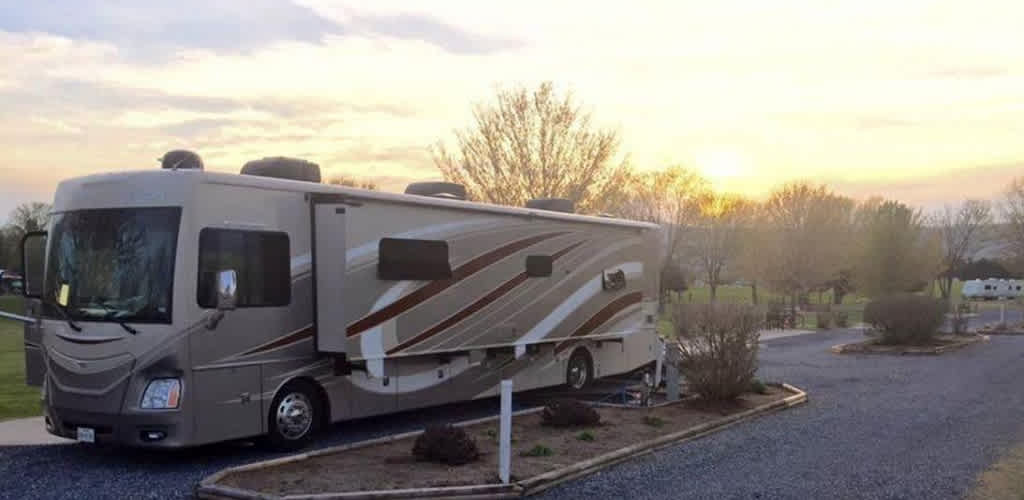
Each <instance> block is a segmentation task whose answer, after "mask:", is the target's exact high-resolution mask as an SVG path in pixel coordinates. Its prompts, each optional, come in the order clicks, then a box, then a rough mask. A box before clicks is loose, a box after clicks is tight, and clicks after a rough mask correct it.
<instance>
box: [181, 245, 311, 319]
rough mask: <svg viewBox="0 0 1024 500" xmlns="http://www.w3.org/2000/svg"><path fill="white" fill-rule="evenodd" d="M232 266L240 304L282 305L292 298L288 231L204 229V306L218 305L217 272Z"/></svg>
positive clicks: (200, 292)
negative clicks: (236, 278)
mask: <svg viewBox="0 0 1024 500" xmlns="http://www.w3.org/2000/svg"><path fill="white" fill-rule="evenodd" d="M228 270H233V271H235V273H237V275H238V300H237V302H236V306H237V307H279V306H286V305H288V304H289V303H290V302H291V298H292V279H291V249H290V246H289V242H288V235H287V234H285V233H270V232H256V231H238V230H233V229H204V230H203V231H202V232H201V233H200V234H199V290H198V293H197V300H198V301H199V306H200V307H205V308H208V309H212V308H215V307H217V296H216V292H215V288H216V287H215V283H216V279H217V273H218V272H220V271H228Z"/></svg>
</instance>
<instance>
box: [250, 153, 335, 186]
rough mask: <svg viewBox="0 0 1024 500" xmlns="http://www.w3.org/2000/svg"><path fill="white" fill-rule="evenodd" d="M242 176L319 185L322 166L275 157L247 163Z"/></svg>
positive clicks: (296, 159) (295, 159)
mask: <svg viewBox="0 0 1024 500" xmlns="http://www.w3.org/2000/svg"><path fill="white" fill-rule="evenodd" d="M242 175H257V176H260V177H273V178H275V179H288V180H292V181H305V182H316V183H319V182H320V165H317V164H316V163H313V162H308V161H306V160H300V159H298V158H286V157H284V156H274V157H269V158H264V159H262V160H253V161H250V162H248V163H246V164H245V165H244V166H242Z"/></svg>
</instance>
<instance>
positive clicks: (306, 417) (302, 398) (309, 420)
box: [277, 392, 313, 440]
mask: <svg viewBox="0 0 1024 500" xmlns="http://www.w3.org/2000/svg"><path fill="white" fill-rule="evenodd" d="M312 426H313V405H312V404H310V402H309V398H307V397H306V395H305V394H302V393H298V392H292V393H289V394H288V395H287V396H285V397H284V398H282V399H281V402H280V403H279V404H278V405H277V429H278V432H280V433H281V435H282V436H284V438H285V439H290V440H296V439H300V438H302V437H303V436H305V435H306V434H307V433H308V432H309V429H310V428H311V427H312Z"/></svg>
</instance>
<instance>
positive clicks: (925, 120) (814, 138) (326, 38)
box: [0, 0, 1024, 197]
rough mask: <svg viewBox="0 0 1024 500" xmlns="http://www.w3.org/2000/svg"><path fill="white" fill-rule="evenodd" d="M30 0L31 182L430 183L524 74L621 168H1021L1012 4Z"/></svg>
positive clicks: (765, 176) (0, 38)
mask: <svg viewBox="0 0 1024 500" xmlns="http://www.w3.org/2000/svg"><path fill="white" fill-rule="evenodd" d="M37 4H39V3H38V2H37V3H35V4H24V5H22V4H18V5H16V6H14V7H13V8H11V9H8V10H7V11H5V16H4V18H3V19H0V29H3V30H6V31H0V75H3V76H2V77H0V147H4V148H5V149H6V150H9V151H15V153H16V155H15V156H16V157H15V160H14V161H15V163H16V164H17V165H18V166H19V168H25V169H36V170H32V171H31V172H32V173H33V175H38V176H41V177H44V178H46V179H47V180H46V182H48V183H50V184H48V186H50V187H49V188H48V189H50V191H52V185H53V183H55V182H56V179H57V178H61V177H69V176H73V175H82V174H86V173H92V172H96V171H101V170H117V169H127V168H139V167H141V168H150V167H151V166H152V164H153V158H155V157H157V156H159V155H160V154H161V153H162V152H163V151H164V150H166V149H170V148H175V147H191V148H195V149H197V150H199V151H200V153H201V154H202V155H203V157H204V158H205V159H206V160H207V165H208V166H210V168H213V169H219V170H224V171H237V169H238V167H239V166H240V165H241V164H242V163H244V161H246V160H249V159H252V158H254V157H260V156H268V155H278V154H283V155H295V156H308V157H309V158H310V159H311V160H314V161H318V162H320V163H321V164H322V165H324V166H325V168H329V169H336V170H344V171H346V172H351V174H352V175H359V174H360V173H361V172H373V173H374V175H378V176H382V177H386V178H393V179H399V178H401V179H407V180H412V179H420V178H425V177H430V176H436V175H437V171H436V170H435V169H434V167H433V165H432V163H431V161H430V158H429V155H428V154H427V153H426V150H425V149H424V146H425V145H428V144H431V143H433V142H435V141H436V140H438V139H445V138H449V137H450V132H451V130H452V129H455V128H461V127H464V126H466V125H469V124H470V123H471V122H472V114H471V104H472V103H473V102H477V101H486V100H489V99H491V98H492V96H493V93H494V89H495V87H496V86H510V85H516V84H523V85H527V86H532V85H535V84H536V83H538V82H540V81H544V80H553V81H555V83H556V84H557V85H558V86H559V88H560V89H563V90H565V89H569V90H572V91H574V92H575V94H576V96H577V97H578V98H579V99H580V100H581V102H582V103H583V105H584V107H585V108H587V109H589V110H592V111H593V112H594V120H595V123H597V124H599V125H601V126H606V127H609V128H613V129H615V130H618V131H620V133H621V135H622V149H623V153H630V154H631V158H632V160H633V164H634V165H636V166H638V167H639V168H642V169H648V170H649V169H656V168H661V167H663V166H665V165H667V164H671V163H680V162H682V163H691V162H693V161H694V160H695V159H698V158H721V157H730V156H734V155H738V156H741V157H743V158H748V159H749V161H748V162H746V163H748V164H747V165H746V166H745V168H744V169H743V174H742V175H735V176H733V177H731V178H729V179H724V180H723V182H721V185H722V186H723V187H725V188H728V189H735V190H739V191H741V192H744V193H748V194H754V195H756V194H759V193H764V192H765V191H767V190H768V189H770V188H771V187H772V186H774V185H776V184H777V183H779V182H783V181H786V180H791V179H800V178H815V179H821V180H826V181H830V182H831V181H834V182H839V183H845V184H849V185H850V186H852V187H851V189H854V190H857V189H861V187H862V186H867V187H865V188H863V189H868V188H871V187H879V186H880V187H883V188H884V187H885V186H890V185H891V186H896V187H894V188H893V191H892V192H894V193H903V194H905V195H906V196H908V197H912V196H915V195H914V193H915V192H918V191H920V192H921V193H925V192H926V191H928V189H930V188H928V187H926V186H923V185H918V184H913V183H912V181H913V180H914V179H917V180H920V182H923V183H924V184H926V185H927V186H943V187H942V189H938V188H935V189H936V191H934V193H933V194H928V195H927V196H933V195H937V193H939V191H942V192H944V193H947V194H949V193H955V192H956V190H957V189H962V188H959V187H958V186H956V185H955V183H957V182H959V183H968V182H970V181H968V180H967V179H964V178H959V177H956V176H953V175H950V176H948V178H947V177H946V176H945V175H944V174H945V173H950V172H954V171H957V170H959V169H963V168H966V167H967V166H971V165H991V164H1002V163H1005V164H1010V163H1012V162H1015V161H1018V160H1021V159H1022V158H1024V143H1022V142H1021V141H1020V137H1021V135H1022V134H1024V129H1022V128H1021V125H1020V124H1021V123H1024V105H1022V104H1021V103H1022V102H1024V59H1021V58H1020V57H1019V54H1020V53H1021V51H1022V50H1024V43H1022V42H1024V37H1022V36H1021V35H1020V30H1019V29H1018V27H1017V26H1016V25H1015V23H1017V21H1016V20H1017V19H1019V18H1020V17H1021V16H1022V15H1024V11H1022V9H1024V8H1022V7H1021V5H1020V4H1019V3H1018V2H1010V1H1007V2H1003V4H1002V5H1001V6H999V8H991V9H977V8H973V7H972V6H970V5H965V4H954V3H948V4H945V3H944V4H935V3H934V2H928V1H925V0H907V1H906V2H899V3H897V4H892V3H891V2H888V3H886V2H881V1H880V0H876V1H868V2H861V3H851V4H849V5H842V6H829V7H827V8H826V7H822V6H821V5H820V4H819V3H815V2H812V1H810V0H777V1H774V2H770V3H751V2H741V1H738V0H725V1H723V2H704V3H694V2H683V3H678V2H676V3H657V4H651V5H649V6H647V7H645V8H644V9H638V8H636V7H635V6H633V5H631V4H626V3H619V4H614V3H613V4H609V3H604V4H600V5H595V4H593V3H592V2H581V1H571V0H567V1H565V2H555V3H552V2H545V1H541V0H523V1H522V2H517V3H516V4H515V5H513V6H505V7H504V8H498V7H496V6H495V5H492V4H488V3H480V2H466V1H459V0H437V1H436V2H430V3H421V2H406V3H397V2H354V1H341V0H330V1H328V0H299V3H289V2H285V1H279V2H272V1H270V0H257V1H256V2H254V3H253V2H249V3H247V2H229V1H227V0H218V1H217V2H212V4H213V5H207V4H206V3H200V2H199V1H198V0H186V1H185V3H182V4H174V5H172V4H167V5H166V6H165V5H148V6H144V5H142V4H139V5H136V4H124V3H114V2H103V1H100V0H86V3H70V2H64V3H58V4H56V5H57V7H53V6H52V5H53V4H50V6H46V5H37ZM73 130H77V131H79V133H69V132H70V131H73ZM696 161H698V162H699V161H700V160H699V159H698V160H696ZM696 166H698V167H701V165H696ZM14 175H28V174H25V171H19V173H17V174H12V173H11V170H10V169H7V170H5V171H0V181H2V180H5V179H7V178H8V177H11V176H14ZM950 179H955V180H950ZM986 179H987V178H985V177H981V178H978V179H976V180H974V182H973V184H974V185H979V186H980V185H984V186H986V189H995V188H997V187H998V182H1001V180H999V179H1002V177H999V178H998V179H997V178H996V177H993V179H995V180H992V181H989V180H986ZM915 182H916V181H915ZM404 183H405V182H404V181H403V182H397V181H396V182H394V184H395V185H396V186H397V185H401V184H404ZM845 184H844V185H845ZM974 187H975V186H973V185H972V186H971V188H972V189H973V188H974ZM863 189H862V190H863ZM41 194H46V192H43V193H41ZM922 196H923V195H922Z"/></svg>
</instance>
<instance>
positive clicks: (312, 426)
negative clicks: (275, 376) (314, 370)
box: [265, 380, 324, 451]
mask: <svg viewBox="0 0 1024 500" xmlns="http://www.w3.org/2000/svg"><path fill="white" fill-rule="evenodd" d="M323 408H324V404H323V401H321V400H320V393H319V391H317V390H316V388H315V387H313V384H311V383H309V382H306V381H301V380H300V381H293V382H289V383H288V384H285V386H284V387H282V388H281V390H280V391H278V393H277V395H276V396H274V400H273V401H272V402H271V404H270V411H269V412H268V414H267V429H268V431H267V435H266V439H265V441H266V445H267V447H269V448H271V449H273V450H278V451H295V450H299V449H302V448H304V447H305V446H306V445H308V444H309V442H310V440H311V439H312V438H313V436H314V435H315V434H316V433H317V431H319V430H320V424H321V422H322V421H323Z"/></svg>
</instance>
